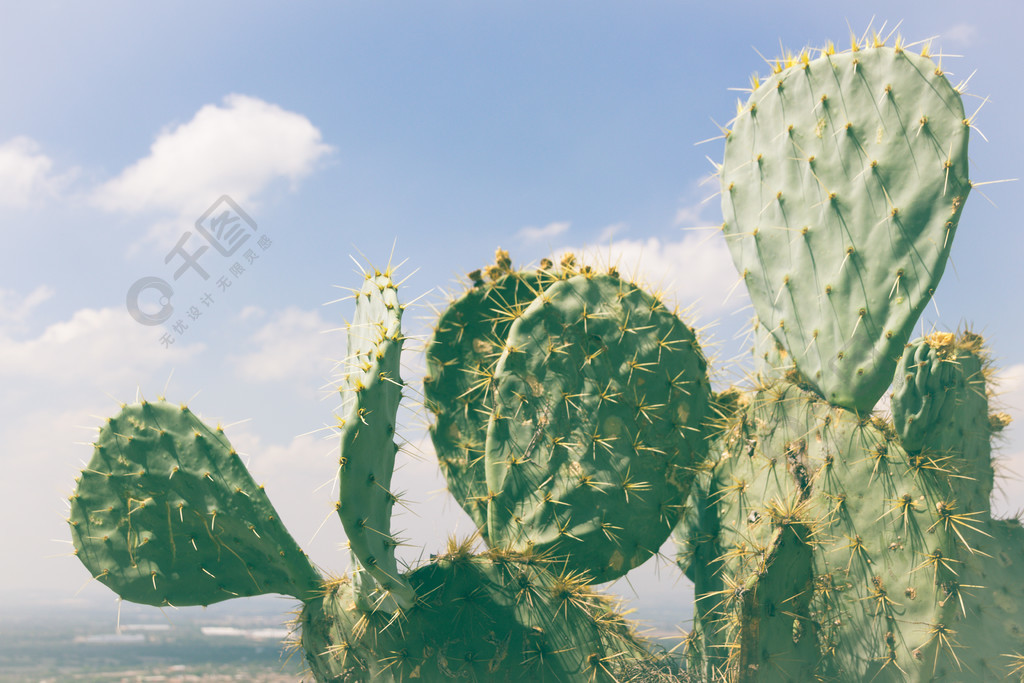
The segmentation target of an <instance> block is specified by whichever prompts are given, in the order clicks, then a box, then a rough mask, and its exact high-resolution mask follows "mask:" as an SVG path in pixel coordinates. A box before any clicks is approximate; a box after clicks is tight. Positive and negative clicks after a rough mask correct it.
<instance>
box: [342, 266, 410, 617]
mask: <svg viewBox="0 0 1024 683" xmlns="http://www.w3.org/2000/svg"><path fill="white" fill-rule="evenodd" d="M355 298H356V315H355V318H354V319H353V322H352V324H351V325H349V327H348V360H347V365H348V368H349V370H348V373H347V374H346V375H345V377H344V379H343V381H342V387H341V393H342V401H343V405H345V406H346V408H347V411H346V413H345V416H344V418H343V420H342V423H341V458H340V468H339V472H338V480H339V483H340V500H339V503H338V516H339V517H340V518H341V522H342V524H343V525H344V527H345V533H346V535H347V536H348V541H349V546H350V547H351V549H352V553H353V555H354V556H355V557H356V558H357V559H358V561H359V563H360V564H361V565H362V566H363V567H364V568H365V569H366V571H367V572H368V573H369V575H370V576H371V577H372V578H373V579H374V580H376V581H377V583H378V584H379V585H380V586H381V587H382V588H384V589H385V590H386V591H388V592H389V593H390V597H391V598H392V601H389V602H388V603H387V604H389V605H394V604H397V605H401V606H403V607H408V606H409V605H411V604H412V601H413V600H414V598H415V596H414V595H413V593H412V589H411V588H410V587H409V584H408V582H407V581H406V580H405V579H404V578H403V577H402V575H401V574H400V573H399V571H398V564H397V561H396V559H395V546H397V545H398V541H397V540H396V539H395V537H394V535H393V534H392V533H391V510H392V507H393V506H394V504H395V500H396V498H395V495H394V494H393V493H392V492H391V477H392V475H393V474H394V469H395V455H396V453H397V452H398V444H396V443H395V423H396V421H397V413H398V406H399V402H400V401H401V398H402V387H403V383H402V378H401V375H400V372H399V370H400V364H401V354H402V341H403V338H402V325H401V320H402V306H401V304H400V303H399V301H398V290H397V288H396V287H395V285H394V283H393V282H392V281H391V273H390V271H389V272H386V273H381V272H379V271H373V272H370V273H366V278H365V281H364V282H363V286H362V288H361V289H360V290H358V291H357V292H356V295H355ZM369 587H370V586H369V585H368V586H367V588H369Z"/></svg>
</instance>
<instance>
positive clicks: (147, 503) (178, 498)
mask: <svg viewBox="0 0 1024 683" xmlns="http://www.w3.org/2000/svg"><path fill="white" fill-rule="evenodd" d="M506 258H507V257H506ZM586 273H587V274H586V275H580V276H578V277H583V278H584V279H585V280H587V282H585V283H583V282H581V283H573V285H572V286H573V287H582V288H584V289H585V288H586V287H588V286H589V284H588V283H589V282H590V280H595V281H596V282H598V283H600V287H602V288H608V287H611V289H610V290H608V291H603V290H602V294H603V295H607V296H610V297H611V299H610V301H611V302H615V301H616V299H615V297H616V296H617V294H618V293H619V292H620V289H619V285H618V284H617V283H618V282H619V281H618V279H617V277H612V276H598V275H597V274H596V273H594V272H592V271H589V270H587V271H586ZM391 275H392V273H391V271H390V269H389V270H387V271H385V272H383V273H382V272H380V271H377V270H373V271H371V272H369V273H366V277H365V281H364V282H363V285H362V287H361V288H360V289H359V290H357V291H356V292H355V300H356V315H355V318H354V321H353V324H352V325H350V326H349V331H348V351H349V354H348V358H347V360H346V362H345V368H346V372H345V374H344V376H343V377H342V379H341V382H340V392H341V396H342V402H343V410H344V415H343V418H342V419H341V420H340V421H339V431H340V436H341V456H340V464H339V482H340V500H339V502H338V505H337V510H338V515H339V517H340V519H341V521H342V524H343V525H344V527H345V531H346V534H347V535H348V538H349V546H350V550H351V556H352V560H353V568H352V572H351V575H349V576H342V577H323V576H322V575H321V574H320V572H319V571H318V570H317V569H316V568H314V567H313V565H312V564H311V563H310V561H309V559H308V558H307V557H306V555H305V554H304V553H303V552H302V550H301V549H300V548H299V547H298V545H297V544H296V543H295V541H294V540H293V539H292V538H291V536H289V534H288V532H287V531H286V530H285V528H284V526H283V525H282V524H281V522H280V520H279V519H278V516H277V513H276V512H275V511H274V509H273V507H272V506H271V504H270V501H269V500H268V499H267V497H266V495H265V493H264V492H263V489H262V487H259V486H256V484H255V483H254V482H253V481H252V478H251V477H250V476H249V474H248V472H247V471H246V469H245V466H244V465H243V464H242V463H241V460H240V459H239V457H238V454H237V453H235V451H234V450H233V449H232V448H231V446H230V444H229V443H228V441H227V438H226V436H225V435H224V433H223V431H221V429H220V428H219V427H218V428H217V429H210V428H209V427H208V426H207V425H205V424H204V423H203V422H202V421H201V420H199V418H197V417H196V416H195V415H194V414H193V413H192V412H191V411H190V410H189V409H188V408H186V407H184V406H175V405H171V404H169V403H167V402H165V401H162V400H161V401H158V402H153V403H150V402H143V403H141V404H138V405H133V406H126V407H124V408H123V410H122V412H121V414H120V415H118V416H117V417H115V418H112V419H111V420H109V421H108V423H107V424H106V425H105V426H104V427H103V428H102V429H101V431H100V436H99V439H98V440H97V441H96V444H95V450H94V455H93V459H92V461H91V462H90V463H89V465H88V467H87V468H86V469H85V471H84V472H83V473H82V475H81V477H80V478H79V481H78V487H77V489H76V491H75V493H74V495H73V496H72V497H71V518H70V520H69V521H70V524H71V528H72V536H73V540H74V544H75V550H76V554H77V555H78V557H79V559H81V561H82V562H83V563H84V564H85V565H86V566H87V567H88V569H89V570H90V572H91V573H92V574H93V576H94V577H96V578H97V579H98V580H100V581H102V582H103V583H105V584H106V585H107V586H109V587H110V588H111V589H112V590H114V591H115V592H116V593H118V594H119V595H120V596H121V597H122V598H124V599H127V600H131V601H134V602H140V603H144V604H151V605H166V604H173V605H206V604H210V603H213V602H217V601H220V600H226V599H229V598H233V597H242V596H250V595H259V594H263V593H281V594H286V595H291V596H294V597H295V598H298V599H299V600H300V601H301V602H302V608H301V610H300V611H299V616H298V619H297V626H298V628H299V630H300V635H299V639H298V641H297V645H298V646H300V647H301V648H302V649H303V650H304V652H305V655H306V660H307V662H308V663H309V666H310V670H311V672H312V674H313V675H314V677H316V678H317V680H322V681H328V680H375V681H376V680H405V679H408V678H419V679H422V680H426V681H433V680H448V679H449V678H453V677H468V678H471V679H472V680H494V681H515V680H551V681H572V680H581V681H582V680H586V681H611V680H616V679H617V678H618V676H619V675H620V672H621V671H623V670H625V669H627V668H628V669H629V670H630V671H651V670H653V667H655V666H657V665H660V663H661V662H662V661H663V660H664V657H662V656H659V655H655V654H654V653H652V651H650V650H649V648H648V647H647V646H646V644H645V643H644V642H643V641H642V640H641V639H640V638H639V637H638V636H637V635H636V634H635V633H634V631H633V629H632V627H631V626H630V625H629V624H628V623H627V622H626V621H625V620H624V619H623V617H622V616H621V615H619V614H618V613H617V612H616V607H615V604H614V603H613V602H612V601H611V600H609V599H608V598H606V597H603V596H601V595H599V594H597V593H595V592H594V591H593V589H592V588H591V587H590V583H591V577H590V576H589V575H588V574H587V573H586V572H584V571H581V570H579V569H577V568H575V567H573V566H572V565H571V564H570V562H569V559H568V558H569V555H570V554H571V553H575V552H578V549H576V548H571V549H562V550H560V551H559V552H561V553H564V554H563V555H556V553H555V552H554V551H552V549H550V548H545V547H541V544H536V545H535V546H534V545H529V544H527V545H526V546H525V547H512V544H511V543H508V544H505V545H500V546H497V547H494V548H492V549H491V550H489V551H487V552H485V553H483V554H477V555H474V554H473V553H472V551H471V547H472V540H471V541H467V542H465V543H462V544H458V543H455V542H452V543H450V545H449V548H448V552H446V553H445V554H443V555H440V556H437V557H432V559H431V560H430V562H428V563H427V564H425V565H422V566H420V567H417V568H415V569H413V570H411V571H405V572H403V571H401V570H400V568H399V567H398V562H397V560H396V557H395V547H396V545H398V541H397V540H396V538H395V536H394V534H393V533H392V531H391V509H392V506H393V505H394V503H395V501H396V496H395V495H394V494H393V493H392V491H391V490H390V486H391V476H392V473H393V470H394V463H395V455H396V453H397V451H398V445H397V444H396V441H395V439H396V438H397V437H396V434H395V425H396V422H397V411H398V409H399V404H400V400H401V398H402V392H403V389H404V386H405V384H404V382H403V380H402V378H401V376H400V372H399V369H400V357H401V351H402V344H403V342H404V336H403V333H402V328H401V317H402V310H403V306H402V304H401V303H400V301H399V299H398V292H397V286H396V285H395V284H394V282H393V281H392V279H391ZM545 277H546V276H545ZM565 277H568V276H567V275H566V276H565ZM606 278H610V279H606ZM540 282H541V279H540V277H539V276H538V277H537V278H534V279H533V283H534V284H535V285H536V284H539V283H540ZM562 282H564V283H570V282H573V280H572V279H571V278H570V279H563V280H562ZM622 288H623V289H622V291H623V292H624V299H625V300H627V301H634V302H639V304H640V305H642V306H643V307H646V315H647V318H645V320H654V319H655V318H658V319H659V320H660V319H662V318H665V316H669V314H668V313H667V312H665V311H664V310H663V309H664V307H663V306H661V305H660V304H659V303H658V302H657V301H656V300H654V299H653V298H651V297H650V296H649V295H646V294H643V293H642V292H640V291H639V290H636V289H635V288H634V287H632V285H625V284H623V285H622ZM545 291H546V290H540V289H538V290H535V291H534V294H535V295H536V296H537V297H538V298H539V299H541V300H542V299H543V296H544V292H545ZM573 291H575V290H573ZM588 301H589V303H590V304H592V305H594V306H596V307H597V310H601V311H603V310H604V307H606V306H607V305H609V302H608V301H604V300H603V299H601V298H600V297H598V298H595V299H591V300H588ZM458 310H459V309H458V308H456V309H455V311H456V313H458ZM632 313H634V314H637V315H639V314H640V313H641V311H640V310H636V311H632ZM447 315H448V318H449V319H450V318H451V317H452V316H453V315H454V314H453V313H452V312H449V313H448V314H447ZM666 319H667V318H666ZM611 322H612V318H610V317H609V318H608V323H607V324H611ZM588 324H591V323H588ZM678 325H679V327H678V328H676V327H675V324H671V325H670V326H669V329H667V330H666V329H662V330H659V331H658V333H659V335H664V336H657V337H652V338H651V339H648V342H650V344H648V343H646V342H645V343H641V344H636V343H634V344H632V345H630V346H629V354H630V356H629V357H630V358H632V359H634V360H636V359H640V360H641V361H642V362H644V363H647V362H648V360H649V359H648V358H647V356H645V355H644V354H650V353H652V352H653V353H659V354H661V355H663V356H664V357H666V358H668V357H672V356H673V354H677V355H678V353H679V352H677V350H676V347H677V345H678V344H680V343H681V342H679V339H683V340H684V341H685V342H686V344H687V346H686V349H687V351H686V352H685V357H686V358H687V359H688V360H689V361H691V362H692V363H693V368H697V369H698V370H699V372H701V373H702V372H703V371H704V365H703V357H702V356H700V354H699V349H698V348H697V347H696V346H695V340H694V339H693V337H692V334H690V333H689V330H688V328H685V326H683V325H682V323H681V322H680V323H678ZM605 326H606V325H605ZM596 327H597V328H600V327H602V324H597V325H596ZM645 332H646V331H645V329H640V330H638V333H639V334H641V335H643V334H644V333H645ZM669 332H671V334H668V333H669ZM650 336H651V334H650V333H648V337H650ZM605 341H607V342H611V340H605ZM451 343H453V345H455V346H456V348H459V343H460V342H459V341H458V340H457V339H456V340H451ZM438 345H439V342H436V341H435V344H434V347H433V348H434V351H435V352H436V353H437V354H440V355H442V356H443V354H444V352H442V351H438ZM613 345H614V343H613ZM659 345H660V346H659ZM648 347H650V348H648ZM652 349H653V351H652ZM605 350H606V351H608V349H607V348H606V349H605ZM613 351H614V349H612V350H611V351H609V353H608V355H609V356H614V357H615V358H616V359H617V361H621V359H620V358H619V355H621V354H619V355H616V354H615V353H613ZM449 355H450V354H449ZM456 355H457V354H456ZM592 360H593V359H592ZM601 362H603V361H594V364H595V366H597V365H600V364H601ZM533 367H534V370H535V371H539V370H538V368H539V367H540V366H538V365H536V364H535V365H534V366H533ZM687 369H688V370H689V369H690V368H689V367H688V368H687ZM633 371H634V372H636V373H637V374H639V373H640V372H645V373H646V372H651V370H650V369H649V368H647V367H642V368H635V369H634V370H633ZM676 380H677V383H678V384H679V386H680V387H681V386H683V385H684V384H686V383H689V382H690V380H689V379H686V378H683V377H678V378H676ZM653 384H655V383H654V382H652V385H653ZM693 385H694V386H692V387H689V389H690V390H691V393H692V394H693V396H695V397H698V398H696V399H694V400H693V402H691V403H687V404H686V405H687V406H689V407H688V408H687V410H690V411H691V412H693V413H694V414H695V415H698V417H697V418H695V421H694V423H693V424H695V425H696V424H698V422H696V420H699V406H698V404H697V403H696V401H697V400H698V399H699V397H700V396H701V393H700V389H701V387H705V386H706V378H705V379H704V380H703V382H699V381H697V379H694V380H693ZM581 388H582V387H581ZM441 393H442V394H443V392H441ZM652 395H653V394H652ZM449 398H454V399H456V400H458V399H459V395H454V396H449ZM609 398H614V397H610V396H605V400H607V399H609ZM623 403H624V404H625V405H634V407H635V400H633V401H627V400H625V399H624V400H623ZM680 405H682V403H681V402H680ZM672 408H673V410H676V409H677V408H676V406H675V404H673V406H672ZM649 410H650V411H651V412H650V416H651V418H650V419H651V420H657V419H658V418H657V413H656V411H655V409H654V408H649ZM680 410H681V409H680ZM616 419H618V420H619V421H620V422H621V421H623V420H624V419H625V418H624V417H623V416H618V417H616ZM680 419H681V418H680ZM666 424H668V425H672V426H671V427H665V429H669V428H671V429H675V428H676V427H680V428H681V424H682V423H679V424H678V425H677V424H676V423H675V422H669V421H668V420H667V419H666ZM691 428H695V427H691ZM619 429H620V431H621V432H623V433H625V432H626V429H627V427H626V426H625V425H620V427H619ZM638 429H639V428H635V431H636V430H638ZM637 433H639V431H637ZM609 436H610V437H614V436H615V435H614V434H613V435H609ZM553 438H555V437H549V436H545V443H547V442H548V441H549V440H550V439H553ZM679 438H680V439H684V435H682V434H681V433H680V435H679ZM684 440H689V441H694V442H697V441H699V438H698V437H692V436H689V435H685V439H684ZM623 457H624V456H623ZM633 457H639V455H638V454H635V453H634V456H633ZM668 457H669V456H667V455H660V454H659V455H658V456H651V455H648V456H647V458H646V460H647V461H649V462H659V463H660V462H665V463H667V462H668ZM672 457H674V458H678V459H682V458H689V457H697V454H696V453H695V452H690V451H689V450H687V451H685V452H681V453H679V454H673V456H672ZM665 466H666V467H667V464H666V465H665ZM636 469H637V470H638V471H640V470H642V469H644V468H643V466H641V465H639V464H638V465H637V468H636ZM466 472H468V473H469V476H470V477H473V476H477V475H478V473H479V472H480V469H473V468H466ZM449 475H451V472H449ZM677 479H679V480H682V479H684V477H682V476H680V477H677ZM688 484H689V478H686V488H683V489H680V490H679V491H676V492H675V493H674V494H673V495H675V496H676V498H678V499H679V501H678V502H677V503H675V507H676V508H678V507H680V506H681V502H682V498H683V497H685V495H686V493H687V492H688V490H689V489H688ZM547 485H548V487H549V490H551V491H553V492H555V495H560V493H559V492H557V491H555V485H554V484H553V483H551V482H549V483H548V484H547ZM471 486H472V483H470V484H468V485H467V487H466V490H470V489H471ZM651 486H652V485H648V487H651ZM641 489H644V487H642V486H641V487H639V488H638V489H637V492H636V493H637V494H639V493H640V492H641ZM658 493H659V494H660V493H661V491H660V490H659V491H658ZM640 500H641V498H640V496H639V495H634V501H636V502H639V501H640ZM658 500H661V498H658ZM588 502H590V503H591V504H594V505H595V506H596V507H597V508H598V509H596V510H594V511H592V512H590V514H591V515H592V516H594V517H601V516H602V515H603V514H604V513H603V512H602V511H601V509H600V501H596V500H590V501H588ZM570 503H571V504H573V505H576V506H577V507H579V503H577V502H576V501H570V502H567V503H565V504H566V505H570ZM572 509H574V510H575V509H576V508H572ZM611 514H615V515H620V516H621V514H622V511H621V510H616V511H614V512H613V513H611ZM666 514H668V513H666ZM581 515H582V513H581ZM665 519H666V520H668V521H662V523H661V527H662V528H661V529H660V531H659V532H658V533H660V534H662V536H661V537H662V539H663V538H664V536H667V535H668V534H669V533H670V531H671V528H672V526H673V524H674V521H675V520H674V518H672V517H671V516H666V518H665ZM496 529H497V527H496V525H495V524H491V530H492V534H491V535H492V536H493V537H495V538H499V537H500V538H505V536H506V534H505V533H504V532H499V531H497V530H496ZM588 561H589V560H588ZM637 561H638V560H637V559H636V555H635V554H634V556H632V557H631V558H630V559H629V562H630V563H636V562H637ZM664 661H667V660H664Z"/></svg>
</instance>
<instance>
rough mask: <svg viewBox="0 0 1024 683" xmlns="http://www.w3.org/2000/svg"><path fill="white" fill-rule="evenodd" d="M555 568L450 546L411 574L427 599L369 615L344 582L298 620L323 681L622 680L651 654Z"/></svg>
mask: <svg viewBox="0 0 1024 683" xmlns="http://www.w3.org/2000/svg"><path fill="white" fill-rule="evenodd" d="M552 569H553V565H552V564H551V563H546V562H544V561H541V560H538V559H537V558H535V557H528V556H522V555H518V554H516V553H511V552H507V551H497V550H491V551H488V552H487V553H484V554H483V555H472V554H470V552H469V551H468V549H467V548H466V547H465V546H462V547H458V546H453V547H452V548H450V550H449V552H448V553H446V554H445V555H442V556H439V557H437V558H435V559H433V560H432V561H431V562H430V563H429V564H427V565H424V566H422V567H419V568H417V569H416V570H415V571H413V572H412V573H410V574H409V581H410V583H411V584H412V586H413V587H414V589H415V591H416V594H417V595H419V596H421V598H420V599H419V600H418V601H417V602H416V604H415V605H414V606H412V607H411V608H409V609H406V610H404V611H402V612H401V613H400V614H396V615H393V616H392V615H388V614H385V613H382V612H381V611H379V610H378V611H365V610H363V609H361V608H360V606H359V602H358V600H356V599H355V596H354V592H353V590H352V587H351V585H350V584H349V583H348V580H347V579H340V580H337V581H332V582H328V583H327V584H326V586H325V589H326V590H325V594H324V595H323V597H321V598H318V599H316V600H313V601H310V602H308V603H307V604H306V605H305V607H304V608H303V610H302V613H301V614H300V616H299V624H300V625H301V627H302V647H303V649H304V650H305V651H306V653H307V656H308V659H309V662H310V666H311V667H312V670H313V673H314V674H315V675H316V677H317V679H318V680H323V681H335V680H343V681H348V680H366V681H370V680H372V681H406V680H418V681H426V682H430V681H450V680H453V679H460V680H461V679H465V680H469V681H574V680H579V681H615V680H621V679H620V678H619V677H618V676H617V675H616V673H617V672H618V671H619V669H620V667H622V666H623V665H625V664H626V663H627V662H631V661H632V662H635V661H637V660H638V659H640V660H646V659H649V658H650V656H649V655H648V654H647V653H646V651H645V650H644V648H643V646H642V645H641V643H640V642H639V641H638V640H637V639H636V637H635V636H634V635H633V634H632V632H631V630H630V629H629V627H628V625H627V624H626V623H625V622H624V621H623V620H622V618H621V617H619V616H618V615H617V614H616V613H615V611H614V608H613V605H612V603H610V602H609V601H608V600H607V599H606V598H602V597H600V596H598V595H596V594H594V593H593V592H592V591H591V590H590V588H589V587H588V586H587V585H586V583H584V582H582V581H580V579H579V578H578V577H575V578H574V577H571V576H565V575H559V574H557V573H554V572H553V571H552Z"/></svg>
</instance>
